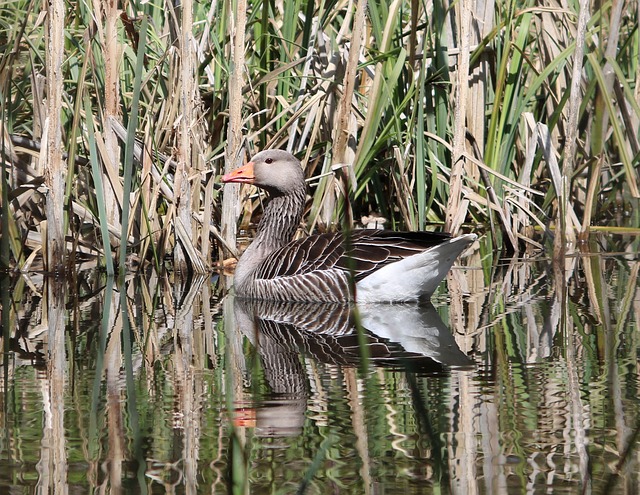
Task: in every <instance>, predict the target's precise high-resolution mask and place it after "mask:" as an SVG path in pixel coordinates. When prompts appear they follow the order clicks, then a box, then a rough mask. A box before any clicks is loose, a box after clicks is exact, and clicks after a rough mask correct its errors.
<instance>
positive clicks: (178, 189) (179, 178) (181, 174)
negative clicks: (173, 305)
mask: <svg viewBox="0 0 640 495" xmlns="http://www.w3.org/2000/svg"><path fill="white" fill-rule="evenodd" d="M180 18H181V26H180V31H181V32H180V35H179V39H180V43H179V49H180V109H181V112H182V116H181V119H180V136H179V138H178V139H179V151H178V163H177V165H176V176H175V190H174V193H175V196H174V200H175V202H176V210H177V211H176V219H175V221H176V222H181V223H182V227H183V228H184V232H185V233H186V236H184V238H182V237H181V238H180V239H178V238H179V235H178V232H179V230H178V229H174V233H175V242H176V244H175V250H174V269H175V270H176V271H177V272H181V273H186V272H187V271H188V270H189V265H188V263H187V254H186V253H187V252H188V251H186V250H185V249H184V247H183V243H191V242H192V239H193V229H192V220H191V185H190V183H189V176H191V175H192V171H191V168H192V167H191V158H192V157H191V124H192V122H193V102H194V98H195V84H196V82H195V71H194V63H193V53H192V47H191V40H192V34H191V30H192V24H193V2H192V0H182V4H181V5H180ZM190 251H191V252H193V250H190ZM192 266H193V263H192ZM198 266H199V265H198Z"/></svg>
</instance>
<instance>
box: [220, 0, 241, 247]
mask: <svg viewBox="0 0 640 495" xmlns="http://www.w3.org/2000/svg"><path fill="white" fill-rule="evenodd" d="M232 12H233V13H232V14H231V17H230V22H229V30H230V33H229V34H230V35H231V40H232V43H231V46H230V49H231V53H230V70H231V74H230V77H229V87H228V91H229V125H228V128H227V145H226V150H225V168H224V170H225V173H229V172H231V170H233V169H235V168H237V167H238V166H240V165H241V164H242V161H243V153H242V143H243V138H242V102H243V99H244V96H243V93H242V88H243V86H244V71H245V55H244V44H245V30H246V23H247V2H246V0H237V3H236V5H235V8H234V9H232ZM239 200H240V187H239V185H237V184H227V185H225V190H224V195H223V197H222V217H221V219H220V224H221V229H220V230H221V232H222V238H223V239H224V241H225V244H226V245H229V246H235V245H236V224H237V222H238V216H239V215H240V204H239Z"/></svg>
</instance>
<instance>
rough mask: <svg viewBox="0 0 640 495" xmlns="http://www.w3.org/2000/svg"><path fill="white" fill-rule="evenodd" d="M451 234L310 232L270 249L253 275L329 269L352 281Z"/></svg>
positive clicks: (264, 276)
mask: <svg viewBox="0 0 640 495" xmlns="http://www.w3.org/2000/svg"><path fill="white" fill-rule="evenodd" d="M450 238H451V236H450V235H449V234H445V233H435V232H401V233H399V232H393V231H386V230H356V231H353V232H351V233H350V234H345V233H344V232H333V233H327V234H318V235H312V236H309V237H306V238H304V239H299V240H296V241H293V242H291V243H289V244H288V245H286V246H284V247H282V248H280V249H278V250H276V251H274V252H273V253H271V254H270V255H269V256H268V257H267V258H266V259H265V260H264V261H263V262H262V263H261V265H260V266H259V268H258V269H257V271H256V279H257V280H261V279H262V280H274V279H278V278H281V277H287V278H288V277H293V276H302V275H305V274H311V273H317V272H322V271H328V272H331V273H334V274H335V273H338V272H344V273H345V274H349V273H350V274H352V275H353V278H354V280H355V281H359V280H361V279H363V278H365V277H366V276H367V275H370V274H371V273H373V272H375V271H376V270H378V269H380V268H382V267H383V266H385V265H388V264H391V263H394V262H396V261H399V260H401V259H404V258H407V257H409V256H412V255H414V254H418V253H421V252H423V251H425V250H427V249H429V248H431V247H433V246H437V245H439V244H442V243H443V242H445V241H447V240H449V239H450Z"/></svg>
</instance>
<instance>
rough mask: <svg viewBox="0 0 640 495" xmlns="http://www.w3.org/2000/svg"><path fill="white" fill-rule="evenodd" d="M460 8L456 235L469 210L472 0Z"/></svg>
mask: <svg viewBox="0 0 640 495" xmlns="http://www.w3.org/2000/svg"><path fill="white" fill-rule="evenodd" d="M458 8H459V9H460V18H461V19H460V39H459V42H458V46H459V48H460V52H459V54H458V70H457V72H456V88H455V91H456V98H455V101H456V105H455V109H454V131H453V157H452V161H453V163H452V164H451V177H450V179H449V199H448V201H447V212H446V218H445V224H444V225H445V230H446V231H447V232H450V233H451V234H453V235H455V234H457V233H458V231H459V230H460V226H461V225H462V222H463V221H464V218H465V216H466V210H467V202H465V201H462V176H463V174H464V164H465V159H464V152H465V143H466V139H465V137H466V122H465V120H466V115H467V93H468V92H469V25H470V19H471V10H470V6H469V0H460V1H459V2H458Z"/></svg>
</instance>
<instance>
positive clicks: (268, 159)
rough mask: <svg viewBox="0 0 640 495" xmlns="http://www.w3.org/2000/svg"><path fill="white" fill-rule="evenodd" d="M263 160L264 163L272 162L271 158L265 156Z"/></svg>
mask: <svg viewBox="0 0 640 495" xmlns="http://www.w3.org/2000/svg"><path fill="white" fill-rule="evenodd" d="M264 162H265V163H273V158H267V159H266V160H265V161H264Z"/></svg>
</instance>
